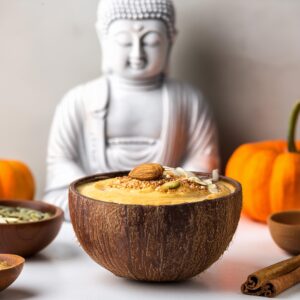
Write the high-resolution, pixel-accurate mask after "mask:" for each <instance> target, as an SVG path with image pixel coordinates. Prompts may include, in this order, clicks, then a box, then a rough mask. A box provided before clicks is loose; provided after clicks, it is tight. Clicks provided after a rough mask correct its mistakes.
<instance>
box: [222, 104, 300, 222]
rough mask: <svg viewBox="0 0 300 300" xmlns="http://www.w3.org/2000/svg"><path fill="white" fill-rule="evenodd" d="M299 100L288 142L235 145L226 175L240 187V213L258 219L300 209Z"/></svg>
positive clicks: (292, 118)
mask: <svg viewBox="0 0 300 300" xmlns="http://www.w3.org/2000/svg"><path fill="white" fill-rule="evenodd" d="M299 113H300V102H298V103H297V104H296V106H295V108H294V110H293V112H292V115H291V119H290V126H289V134H288V142H286V141H265V142H258V143H249V144H244V145H242V146H240V147H238V148H237V149H236V150H235V152H234V153H233V154H232V156H231V158H230V159H229V161H228V163H227V167H226V176H228V177H232V178H234V179H236V180H238V181H239V182H240V183H241V184H242V187H243V212H244V213H245V214H246V215H247V216H249V217H251V218H253V219H255V220H257V221H261V222H266V219H267V217H268V215H269V214H270V213H273V212H277V211H283V210H289V209H300V152H299V151H297V148H298V149H300V141H299V142H297V143H296V142H295V132H296V123H297V118H298V115H299Z"/></svg>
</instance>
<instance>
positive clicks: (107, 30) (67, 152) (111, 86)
mask: <svg viewBox="0 0 300 300" xmlns="http://www.w3.org/2000/svg"><path fill="white" fill-rule="evenodd" d="M96 30H97V33H98V36H99V39H100V43H101V47H102V66H103V75H102V77H100V78H98V79H96V80H94V81H91V82H88V83H86V84H83V85H81V86H78V87H76V88H74V89H73V90H71V91H70V92H69V93H67V94H66V96H65V97H64V98H63V99H62V101H61V102H60V103H59V105H58V106H57V109H56V112H55V116H54V120H53V124H52V128H51V133H50V138H49V145H48V156H47V182H46V192H45V200H46V201H47V202H49V203H52V204H55V205H58V206H60V207H62V208H63V209H64V210H65V212H66V218H67V219H68V216H69V214H68V200H67V199H68V186H69V184H70V183H71V182H72V181H74V180H76V179H78V178H80V177H83V176H87V175H91V174H94V173H105V172H111V171H120V170H129V169H131V168H133V167H134V166H136V165H138V164H141V163H145V162H158V163H161V164H162V165H168V166H171V167H172V166H173V167H176V166H181V167H183V168H184V169H187V170H191V171H211V170H212V169H215V168H217V167H218V165H219V155H218V143H217V136H216V128H215V124H214V121H213V119H212V115H211V113H210V111H209V109H208V107H207V104H206V102H205V101H204V99H203V96H202V95H201V93H200V92H199V91H198V90H196V89H195V88H193V87H192V86H190V85H188V84H185V83H183V82H178V81H176V80H173V79H170V78H168V67H169V66H168V64H169V57H170V53H171V50H172V47H173V44H174V41H175V36H176V29H175V12H174V7H173V3H172V1H171V0H102V1H101V2H100V4H99V8H98V20H97V23H96Z"/></svg>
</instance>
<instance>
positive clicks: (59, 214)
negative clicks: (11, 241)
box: [0, 199, 64, 228]
mask: <svg viewBox="0 0 300 300" xmlns="http://www.w3.org/2000/svg"><path fill="white" fill-rule="evenodd" d="M3 202H5V203H14V204H18V206H20V207H24V206H22V204H29V203H30V204H34V205H35V204H36V203H37V204H40V205H45V209H46V210H47V207H51V208H52V209H53V210H55V213H54V214H53V216H51V217H49V218H47V219H45V220H39V221H33V222H26V223H17V224H0V228H1V227H6V226H27V225H31V224H38V223H45V222H49V221H51V220H54V219H59V218H61V217H64V212H63V210H62V209H61V208H60V207H58V206H55V205H53V204H50V203H47V202H44V201H39V200H11V199H1V200H0V205H4V206H9V205H8V204H3ZM24 208H28V207H26V206H25V207H24ZM31 209H35V210H39V209H37V208H31Z"/></svg>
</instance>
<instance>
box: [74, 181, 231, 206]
mask: <svg viewBox="0 0 300 300" xmlns="http://www.w3.org/2000/svg"><path fill="white" fill-rule="evenodd" d="M112 180H114V178H111V179H105V180H101V181H97V182H91V183H86V184H83V185H81V186H79V187H78V192H79V193H80V194H82V195H84V196H86V197H89V198H92V199H95V200H101V201H105V202H113V203H119V204H139V205H157V206H158V205H174V204H182V203H191V202H199V201H203V200H206V199H215V198H219V197H222V196H226V195H229V194H230V193H233V192H234V187H233V186H232V185H230V184H229V183H227V182H225V181H219V182H218V183H217V187H218V193H215V194H211V193H210V192H208V191H207V190H206V189H205V190H197V191H193V190H188V191H187V190H186V189H182V188H180V187H179V188H178V189H176V190H171V191H168V192H161V191H156V190H155V189H151V188H147V189H143V190H140V189H126V188H122V189H120V188H113V187H111V185H110V184H109V183H110V182H111V181H112Z"/></svg>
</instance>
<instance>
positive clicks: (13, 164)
mask: <svg viewBox="0 0 300 300" xmlns="http://www.w3.org/2000/svg"><path fill="white" fill-rule="evenodd" d="M34 193H35V184H34V178H33V175H32V173H31V171H30V169H29V168H28V167H27V166H26V165H25V164H24V163H22V162H20V161H15V160H0V199H22V200H32V199H33V197H34Z"/></svg>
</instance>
